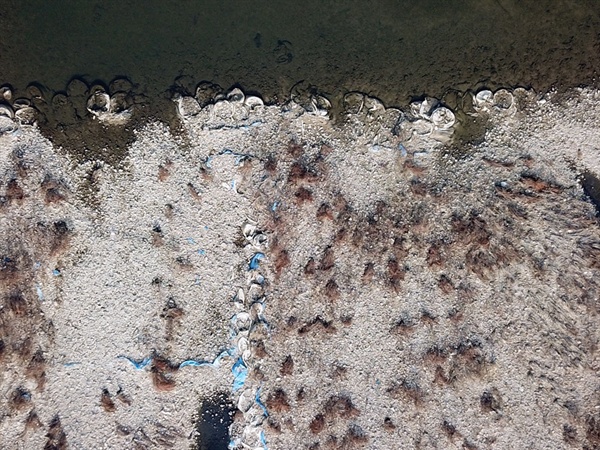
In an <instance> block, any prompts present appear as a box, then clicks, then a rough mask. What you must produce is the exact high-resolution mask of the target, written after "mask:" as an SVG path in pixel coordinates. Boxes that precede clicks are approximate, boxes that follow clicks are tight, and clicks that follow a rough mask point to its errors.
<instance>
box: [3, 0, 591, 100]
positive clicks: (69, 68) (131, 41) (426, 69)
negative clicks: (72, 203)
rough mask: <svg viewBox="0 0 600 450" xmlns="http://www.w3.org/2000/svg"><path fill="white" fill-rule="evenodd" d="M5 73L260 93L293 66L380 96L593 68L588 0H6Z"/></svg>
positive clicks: (271, 89) (564, 78) (338, 87)
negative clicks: (208, 85)
mask: <svg viewBox="0 0 600 450" xmlns="http://www.w3.org/2000/svg"><path fill="white" fill-rule="evenodd" d="M2 4H3V7H2V8H1V13H0V30H2V38H1V39H0V81H1V82H8V83H11V84H12V85H13V87H14V88H16V90H17V94H18V93H19V92H22V91H23V89H24V88H25V86H26V85H27V84H28V83H29V82H31V81H37V82H39V83H41V84H42V85H44V86H47V87H48V88H49V89H51V90H52V91H60V90H63V89H65V87H66V85H67V83H68V81H69V80H70V79H71V78H72V77H73V76H75V75H77V76H81V77H83V78H84V79H86V80H87V81H88V82H91V81H93V80H95V79H101V80H104V81H106V82H108V81H110V80H111V79H113V78H114V77H115V76H127V77H129V78H130V79H131V80H132V81H133V82H134V83H135V84H136V85H137V88H138V90H140V91H142V92H145V93H147V94H149V95H150V96H154V95H156V94H159V93H161V92H164V91H165V90H166V89H167V88H168V87H169V86H170V85H172V84H173V80H174V79H175V78H176V77H183V78H182V83H183V84H186V85H189V86H190V88H192V87H193V86H194V85H195V84H196V83H197V82H199V81H201V80H210V81H213V82H216V83H218V84H220V85H221V86H223V87H225V88H228V87H230V86H231V85H234V84H239V85H240V86H241V87H242V88H244V89H245V90H250V91H258V92H260V93H261V94H262V95H263V97H264V98H265V99H266V100H267V101H277V100H282V99H285V98H287V97H288V95H289V91H290V89H291V87H292V86H293V85H294V84H295V83H297V82H298V81H300V80H307V81H309V82H310V83H311V84H314V85H316V86H318V87H319V89H320V90H321V91H322V92H324V93H326V94H327V95H329V96H331V97H333V98H339V96H340V95H341V94H343V93H345V92H347V91H350V90H360V91H363V92H367V93H369V94H371V95H374V96H377V97H379V98H381V99H382V100H383V101H384V102H385V103H386V104H388V105H402V104H406V102H407V101H408V100H409V99H410V97H411V96H418V95H421V94H425V93H427V94H429V95H433V96H437V97H440V96H442V94H444V93H445V92H447V91H448V90H451V89H458V90H465V89H469V88H477V87H481V86H487V87H489V88H496V87H501V86H505V87H506V86H517V85H520V86H525V87H533V88H535V89H537V90H540V91H544V90H547V89H549V88H550V87H551V86H558V87H561V88H562V87H570V86H575V85H579V84H592V83H594V81H595V75H596V73H597V72H598V70H599V69H600V51H599V50H600V34H599V33H598V30H600V2H597V1H594V0H571V1H567V0H535V1H522V0H465V1H461V2H448V1H445V0H420V1H416V0H410V1H408V0H400V1H397V0H396V1H392V0H382V1H377V2H365V1H364V0H343V1H342V0H328V1H324V0H320V1H305V2H298V1H290V0H281V1H277V2H273V1H265V0H257V1H252V2H240V1H237V2H236V1H224V0H207V1H189V0H186V1H175V0H144V1H137V2H136V1H133V0H119V1H102V2H100V1H86V2H82V1H76V0H72V1H63V2H60V6H58V4H57V3H56V2H48V1H47V0H29V1H27V2H21V1H16V0H3V2H2Z"/></svg>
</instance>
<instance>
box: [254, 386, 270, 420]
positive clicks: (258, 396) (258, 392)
mask: <svg viewBox="0 0 600 450" xmlns="http://www.w3.org/2000/svg"><path fill="white" fill-rule="evenodd" d="M254 401H255V402H256V404H257V405H258V406H260V409H262V412H263V414H264V415H265V417H269V411H267V407H266V406H265V405H264V404H263V402H261V401H260V388H258V389H257V390H256V395H255V396H254Z"/></svg>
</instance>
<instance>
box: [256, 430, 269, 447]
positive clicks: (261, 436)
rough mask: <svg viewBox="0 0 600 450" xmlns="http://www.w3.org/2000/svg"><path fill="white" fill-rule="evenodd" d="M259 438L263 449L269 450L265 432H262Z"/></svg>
mask: <svg viewBox="0 0 600 450" xmlns="http://www.w3.org/2000/svg"><path fill="white" fill-rule="evenodd" d="M258 438H259V439H260V443H261V444H262V445H263V448H264V449H265V450H267V449H268V447H267V438H266V437H265V432H264V431H263V430H260V434H259V435H258Z"/></svg>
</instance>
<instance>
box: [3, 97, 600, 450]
mask: <svg viewBox="0 0 600 450" xmlns="http://www.w3.org/2000/svg"><path fill="white" fill-rule="evenodd" d="M598 96H600V93H598V92H597V91H593V90H575V91H572V92H570V93H569V95H568V96H562V95H561V96H559V95H552V93H550V94H548V95H546V96H544V97H541V96H537V95H536V94H535V93H533V92H531V91H525V90H522V89H521V90H517V91H515V92H514V104H512V105H511V106H510V107H504V106H506V105H503V106H502V107H499V106H498V103H497V102H496V103H494V102H488V103H485V102H484V103H481V104H479V106H478V107H477V108H474V109H472V110H469V109H468V108H466V109H465V111H463V112H462V113H461V114H459V113H457V117H458V123H457V124H455V125H454V129H455V133H456V135H457V136H467V135H468V136H469V139H463V140H459V139H455V140H452V139H448V138H447V136H446V135H447V134H448V133H446V132H444V131H443V130H442V132H440V130H439V129H438V130H435V129H434V133H433V134H430V133H429V131H430V130H431V129H432V126H433V125H432V124H431V120H430V119H431V117H430V116H429V115H428V114H424V117H425V119H423V118H419V117H417V116H418V114H417V113H415V111H416V110H415V109H414V108H413V110H412V111H413V113H412V114H411V113H410V111H411V108H407V109H406V111H405V112H401V111H400V110H396V109H391V108H388V109H385V108H383V106H382V105H381V104H379V103H378V102H376V101H374V100H373V99H369V98H364V97H362V96H356V97H355V98H354V100H356V99H358V100H357V101H358V103H356V102H354V103H352V104H350V103H348V108H354V109H353V110H352V112H351V113H347V114H342V115H341V116H340V117H338V118H337V119H336V120H332V119H330V118H328V116H327V115H322V114H321V112H322V111H320V110H319V109H318V108H315V107H311V106H310V104H309V105H308V109H312V112H310V111H307V110H306V109H307V105H304V107H301V106H300V104H296V103H294V102H291V103H288V104H286V105H284V106H283V107H281V106H268V107H265V106H256V107H253V108H250V107H249V106H247V105H248V104H250V103H251V100H248V99H246V105H244V104H243V103H242V102H243V100H240V99H239V98H236V97H235V96H230V98H229V101H228V100H221V101H220V102H217V103H216V104H213V105H209V106H207V107H206V108H204V109H202V110H200V111H197V110H196V109H193V108H192V109H190V105H192V106H193V101H192V100H189V99H187V100H189V101H190V102H191V103H188V104H187V107H186V104H185V103H182V105H180V112H181V113H182V118H181V123H182V129H181V130H179V132H178V133H177V134H173V133H172V128H169V127H167V126H164V125H162V124H160V123H149V124H147V125H146V126H144V127H143V128H142V129H139V130H138V131H137V132H136V138H135V140H134V141H133V143H132V144H131V145H130V146H129V148H128V151H127V154H126V156H125V157H124V159H123V160H122V161H120V162H119V164H109V163H107V162H103V161H101V160H98V161H95V160H88V161H83V162H82V160H81V159H80V158H78V159H77V160H75V159H72V158H71V157H70V156H69V153H68V152H66V151H65V150H64V149H61V148H58V147H55V146H53V144H52V143H51V142H50V141H48V140H47V139H45V138H44V137H42V135H41V134H40V132H39V131H38V130H37V129H36V128H35V127H34V126H27V125H21V126H18V127H17V126H15V127H14V129H13V130H12V131H5V132H3V133H2V134H1V135H0V152H1V154H0V183H1V184H0V195H1V197H0V198H1V201H2V203H1V204H0V229H1V230H2V236H3V239H2V240H1V242H0V257H1V261H0V290H1V291H2V292H1V295H2V297H1V302H2V308H1V309H0V339H1V341H0V342H1V344H0V364H1V367H2V369H1V371H0V389H1V392H2V395H3V398H4V400H3V401H2V402H1V404H0V411H1V420H0V443H1V447H2V448H7V449H31V448H46V449H65V448H74V449H87V448H107V449H113V448H114V449H122V448H136V449H154V448H197V449H204V448H213V449H218V448H225V447H226V446H227V445H228V442H229V441H231V442H230V443H229V445H230V447H231V448H240V449H241V448H265V447H267V446H268V448H270V449H298V448H307V449H328V448H340V449H352V448H369V449H391V448H407V449H410V448H415V449H417V448H419V449H430V448H431V449H433V448H467V449H476V448H496V449H505V448H536V449H541V448H547V449H557V448H588V449H592V448H598V446H600V409H599V408H600V396H599V385H598V369H599V363H600V361H599V357H598V342H599V339H600V332H599V331H598V330H599V327H598V325H599V324H598V313H599V303H598V302H599V295H600V286H599V281H598V280H599V279H600V278H599V276H600V228H599V226H598V225H599V222H598V211H597V210H596V209H595V208H594V205H593V203H592V202H591V201H590V198H589V197H587V196H586V192H588V193H592V194H593V193H594V190H593V187H594V186H597V183H598V177H600V150H599V147H598V144H597V142H598V140H599V139H600V131H599V130H598V126H597V124H598V123H599V120H600V107H599V106H598V100H597V99H598ZM187 100H186V101H187ZM313 100H315V104H316V103H318V102H317V100H319V101H321V100H322V99H313ZM357 105H358V107H357ZM313 106H314V105H313ZM186 108H187V109H186ZM469 114H470V115H469ZM472 123H477V124H479V125H480V126H479V128H476V129H477V130H481V132H480V133H479V134H477V135H475V134H476V133H475V134H473V131H472V130H473V129H475V128H473V126H472ZM7 124H8V122H6V121H4V122H0V125H2V126H3V127H5V128H12V126H8V125H7ZM469 130H471V131H469ZM461 133H462V134H461ZM582 176H585V180H587V184H585V183H584V186H586V191H585V192H584V189H583V188H582ZM594 183H596V184H594ZM596 201H597V198H596ZM215 411H217V412H215ZM219 411H221V412H219ZM223 411H224V413H223ZM228 412H231V414H230V416H231V418H230V419H228V417H229V416H228V414H227V413H228ZM221 413H222V415H223V417H221V416H219V414H221ZM206 414H208V415H211V416H212V415H215V414H216V415H217V417H216V419H215V417H212V419H211V418H207V417H204V416H205V415H206ZM221 418H225V419H224V420H225V421H224V423H225V427H226V426H227V425H228V424H229V423H230V422H231V421H232V423H231V427H230V430H231V436H230V437H227V436H226V435H222V430H221V431H219V425H218V422H219V420H220V419H221ZM211 420H212V422H211ZM207 422H208V423H209V425H208V426H206V423H207ZM221 428H223V425H221ZM219 433H221V434H219ZM223 440H225V441H224V442H223Z"/></svg>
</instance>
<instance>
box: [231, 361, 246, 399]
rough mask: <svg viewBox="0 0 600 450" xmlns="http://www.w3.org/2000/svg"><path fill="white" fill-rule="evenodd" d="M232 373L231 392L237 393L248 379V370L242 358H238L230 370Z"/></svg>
mask: <svg viewBox="0 0 600 450" xmlns="http://www.w3.org/2000/svg"><path fill="white" fill-rule="evenodd" d="M231 372H232V373H233V392H236V391H239V390H240V389H241V388H242V387H243V386H244V383H245V382H246V378H247V377H248V368H247V367H246V365H245V364H244V361H243V360H242V358H238V359H237V361H236V362H235V363H234V364H233V367H232V368H231Z"/></svg>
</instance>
